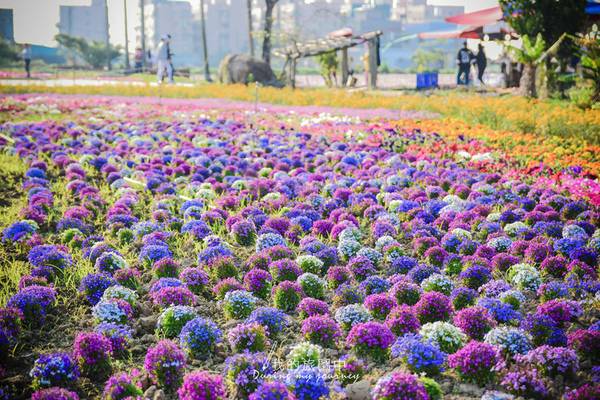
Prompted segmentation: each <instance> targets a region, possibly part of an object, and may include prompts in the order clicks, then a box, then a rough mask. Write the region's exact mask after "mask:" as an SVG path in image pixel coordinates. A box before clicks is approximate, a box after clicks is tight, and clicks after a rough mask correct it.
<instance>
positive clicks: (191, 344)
mask: <svg viewBox="0 0 600 400" xmlns="http://www.w3.org/2000/svg"><path fill="white" fill-rule="evenodd" d="M221 338H222V332H221V330H220V329H219V328H218V327H217V324H215V323H214V322H213V321H211V320H210V319H207V318H201V317H197V318H194V319H192V320H191V321H188V323H187V324H185V326H184V327H183V329H182V330H181V333H180V334H179V342H180V343H181V346H182V347H183V348H184V349H186V350H187V351H188V352H189V353H190V354H191V355H193V356H194V357H205V356H207V355H209V354H210V353H211V352H212V351H213V349H214V347H215V345H216V344H217V343H219V342H220V341H221Z"/></svg>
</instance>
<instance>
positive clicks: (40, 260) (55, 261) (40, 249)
mask: <svg viewBox="0 0 600 400" xmlns="http://www.w3.org/2000/svg"><path fill="white" fill-rule="evenodd" d="M27 259H28V261H29V263H30V264H31V265H33V266H35V267H40V266H43V265H49V266H52V267H55V268H58V269H62V268H66V267H68V266H70V265H71V264H72V263H73V260H72V259H71V256H70V255H69V254H68V253H66V252H65V251H63V250H62V249H61V248H60V247H59V246H55V245H51V244H43V245H39V246H35V247H34V248H32V249H31V250H30V251H29V255H28V256H27Z"/></svg>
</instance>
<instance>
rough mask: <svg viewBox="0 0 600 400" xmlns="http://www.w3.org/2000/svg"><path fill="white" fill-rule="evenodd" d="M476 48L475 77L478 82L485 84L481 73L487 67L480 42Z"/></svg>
mask: <svg viewBox="0 0 600 400" xmlns="http://www.w3.org/2000/svg"><path fill="white" fill-rule="evenodd" d="M477 49H478V50H477V55H476V56H475V62H476V64H477V79H478V80H479V83H481V84H482V85H483V86H485V83H484V82H483V73H484V72H485V68H486V67H487V57H486V56H485V51H484V49H483V45H482V44H481V43H479V45H478V46H477Z"/></svg>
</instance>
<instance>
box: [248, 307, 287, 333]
mask: <svg viewBox="0 0 600 400" xmlns="http://www.w3.org/2000/svg"><path fill="white" fill-rule="evenodd" d="M246 322H247V323H252V322H257V323H259V324H260V325H262V326H264V327H265V328H267V331H268V332H269V336H270V337H273V336H275V335H277V334H279V333H281V332H282V331H283V330H284V329H285V328H286V327H287V326H288V325H289V317H288V315H287V314H286V313H284V312H283V311H281V310H280V309H278V308H274V307H259V308H257V309H256V310H254V311H252V313H251V314H250V316H249V317H248V318H247V319H246Z"/></svg>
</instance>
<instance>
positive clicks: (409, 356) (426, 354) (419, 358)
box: [391, 333, 447, 374]
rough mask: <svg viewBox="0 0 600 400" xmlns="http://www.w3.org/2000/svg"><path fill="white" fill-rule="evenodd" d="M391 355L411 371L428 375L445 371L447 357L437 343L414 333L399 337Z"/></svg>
mask: <svg viewBox="0 0 600 400" xmlns="http://www.w3.org/2000/svg"><path fill="white" fill-rule="evenodd" d="M391 355H392V357H394V358H401V359H402V361H403V362H404V363H405V364H406V366H407V367H408V368H409V369H410V370H411V371H414V372H425V373H428V374H436V373H439V372H441V371H443V364H444V362H446V356H447V355H446V353H444V352H443V351H441V350H440V348H439V347H438V346H437V345H436V344H435V343H433V342H431V341H429V340H426V339H424V338H423V337H421V335H417V334H413V333H408V334H405V335H403V336H400V337H398V339H396V342H395V343H394V344H393V345H392V348H391Z"/></svg>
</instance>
